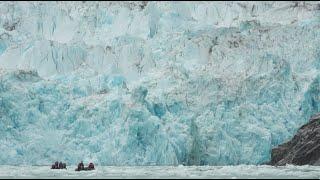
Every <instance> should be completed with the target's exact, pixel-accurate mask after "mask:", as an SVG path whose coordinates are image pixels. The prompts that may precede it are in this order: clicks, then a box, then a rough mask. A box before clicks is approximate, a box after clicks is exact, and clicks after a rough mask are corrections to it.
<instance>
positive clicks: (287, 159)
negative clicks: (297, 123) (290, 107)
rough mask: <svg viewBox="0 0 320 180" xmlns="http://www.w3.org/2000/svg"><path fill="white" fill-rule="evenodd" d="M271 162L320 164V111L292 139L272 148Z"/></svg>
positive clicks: (272, 163)
mask: <svg viewBox="0 0 320 180" xmlns="http://www.w3.org/2000/svg"><path fill="white" fill-rule="evenodd" d="M269 164H271V165H275V166H282V165H286V164H294V165H307V164H308V165H320V113H319V114H316V115H314V116H312V117H311V119H310V121H309V122H308V123H307V124H305V125H303V126H302V127H301V128H300V129H299V130H298V132H297V134H296V135H295V136H294V137H293V138H292V139H291V140H290V141H288V142H286V143H284V144H281V145H279V146H278V147H276V148H274V149H272V153H271V162H270V163H269Z"/></svg>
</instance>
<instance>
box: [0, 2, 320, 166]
mask: <svg viewBox="0 0 320 180" xmlns="http://www.w3.org/2000/svg"><path fill="white" fill-rule="evenodd" d="M317 112H320V3H319V2H316V1H315V2H311V1H310V2H275V1H273V2H262V1H260V2H245V1H242V2H232V1H230V2H229V1H228V2H156V1H147V2H145V1H136V2H130V1H127V2H94V1H78V2H40V1H39V2H36V1H33V2H32V1H31V2H0V151H1V153H0V164H1V165H20V164H24V165H25V164H33V165H47V164H50V163H52V162H54V161H56V160H57V159H59V160H61V161H63V162H67V163H68V164H76V163H77V162H79V161H80V160H83V161H93V162H95V163H96V164H98V165H111V166H120V165H123V166H124V165H125V166H131V165H132V166H139V165H146V166H150V165H166V166H171V165H219V166H223V165H240V164H247V165H249V164H250V165H259V164H264V163H266V162H268V161H270V158H271V149H272V148H274V147H276V146H277V145H279V144H281V143H283V142H285V141H287V140H289V139H290V138H292V137H293V135H294V134H295V132H296V131H297V129H298V128H299V127H300V126H302V125H303V124H305V123H306V122H307V121H308V120H309V118H310V116H311V115H313V114H315V113H317Z"/></svg>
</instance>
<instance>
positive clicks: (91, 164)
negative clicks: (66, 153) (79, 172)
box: [88, 162, 94, 170]
mask: <svg viewBox="0 0 320 180" xmlns="http://www.w3.org/2000/svg"><path fill="white" fill-rule="evenodd" d="M88 169H89V170H94V164H93V163H92V162H91V163H90V164H89V166H88Z"/></svg>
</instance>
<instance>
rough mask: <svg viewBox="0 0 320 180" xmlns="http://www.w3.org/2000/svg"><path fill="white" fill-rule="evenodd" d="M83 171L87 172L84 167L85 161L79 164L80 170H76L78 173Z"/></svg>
mask: <svg viewBox="0 0 320 180" xmlns="http://www.w3.org/2000/svg"><path fill="white" fill-rule="evenodd" d="M82 170H85V169H84V165H83V161H81V162H80V163H79V164H78V168H77V169H76V171H82Z"/></svg>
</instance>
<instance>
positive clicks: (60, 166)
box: [59, 161, 63, 169]
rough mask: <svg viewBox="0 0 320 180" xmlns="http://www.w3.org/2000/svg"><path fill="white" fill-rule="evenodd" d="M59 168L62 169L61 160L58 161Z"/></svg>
mask: <svg viewBox="0 0 320 180" xmlns="http://www.w3.org/2000/svg"><path fill="white" fill-rule="evenodd" d="M59 169H63V164H62V162H61V161H60V162H59Z"/></svg>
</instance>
